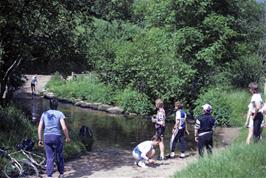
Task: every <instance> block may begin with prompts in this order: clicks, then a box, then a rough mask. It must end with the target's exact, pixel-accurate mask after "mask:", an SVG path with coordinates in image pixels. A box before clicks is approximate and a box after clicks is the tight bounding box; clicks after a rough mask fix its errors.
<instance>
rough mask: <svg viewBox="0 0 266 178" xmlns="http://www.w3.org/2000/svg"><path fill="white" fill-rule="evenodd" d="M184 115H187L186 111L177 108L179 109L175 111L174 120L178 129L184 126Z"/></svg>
mask: <svg viewBox="0 0 266 178" xmlns="http://www.w3.org/2000/svg"><path fill="white" fill-rule="evenodd" d="M186 117H187V115H186V113H185V112H184V111H183V110H181V109H179V110H177V111H176V115H175V122H176V123H179V124H178V125H177V128H178V129H183V128H185V121H186Z"/></svg>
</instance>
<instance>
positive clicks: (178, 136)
mask: <svg viewBox="0 0 266 178" xmlns="http://www.w3.org/2000/svg"><path fill="white" fill-rule="evenodd" d="M175 109H176V117H175V120H176V121H175V125H174V128H173V130H172V137H171V140H170V158H174V157H175V148H176V143H177V141H178V143H179V150H180V152H181V154H180V155H179V157H180V158H184V157H185V149H186V143H185V138H184V137H185V132H186V133H187V134H189V132H188V130H187V127H186V118H187V115H186V113H185V111H184V110H183V104H182V103H181V102H179V101H177V102H175Z"/></svg>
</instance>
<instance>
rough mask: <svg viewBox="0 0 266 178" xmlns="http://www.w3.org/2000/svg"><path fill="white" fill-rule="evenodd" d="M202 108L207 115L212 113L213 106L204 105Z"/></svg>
mask: <svg viewBox="0 0 266 178" xmlns="http://www.w3.org/2000/svg"><path fill="white" fill-rule="evenodd" d="M202 108H203V111H204V112H206V113H211V112H212V106H211V105H209V104H207V103H206V104H204V105H203V106H202Z"/></svg>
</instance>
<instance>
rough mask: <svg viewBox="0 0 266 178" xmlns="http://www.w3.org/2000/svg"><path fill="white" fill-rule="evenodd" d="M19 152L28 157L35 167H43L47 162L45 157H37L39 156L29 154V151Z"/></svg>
mask: <svg viewBox="0 0 266 178" xmlns="http://www.w3.org/2000/svg"><path fill="white" fill-rule="evenodd" d="M19 152H21V153H22V154H23V155H24V156H26V157H27V159H28V160H29V161H30V162H31V163H33V164H34V165H37V166H39V167H41V166H42V165H43V164H44V162H45V160H46V159H45V157H43V156H40V155H37V154H35V153H32V152H29V151H26V150H20V151H19ZM34 157H35V158H38V159H40V160H41V161H40V162H38V161H36V160H35V159H34Z"/></svg>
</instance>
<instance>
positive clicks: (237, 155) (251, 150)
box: [174, 129, 266, 178]
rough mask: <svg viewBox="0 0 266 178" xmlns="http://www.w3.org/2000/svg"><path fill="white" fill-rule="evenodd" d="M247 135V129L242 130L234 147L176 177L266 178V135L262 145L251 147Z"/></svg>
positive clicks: (190, 167) (197, 163) (220, 151)
mask: <svg viewBox="0 0 266 178" xmlns="http://www.w3.org/2000/svg"><path fill="white" fill-rule="evenodd" d="M246 135H247V129H242V130H241V134H240V137H239V138H238V139H237V140H236V141H235V143H234V144H233V145H232V146H230V147H229V148H227V149H226V150H219V151H217V152H216V153H215V154H214V155H212V156H211V157H206V158H204V159H200V160H199V161H197V162H195V163H193V164H191V165H189V166H188V167H187V168H186V169H185V170H183V171H181V172H178V173H176V175H175V176H174V177H182V178H183V177H184V178H194V177H199V178H201V177H202V178H208V177H209V178H213V177H219V178H220V177H221V178H223V177H234V178H243V177H247V178H248V177H259V178H262V177H266V154H265V143H266V139H265V137H266V134H265V133H264V135H263V138H264V139H263V140H262V141H261V142H260V143H257V144H251V145H246V144H245V143H244V140H245V137H246Z"/></svg>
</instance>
